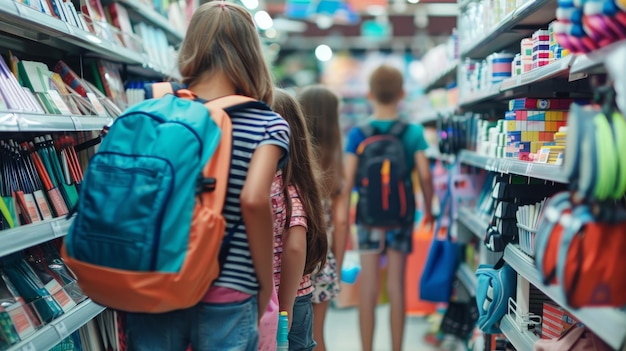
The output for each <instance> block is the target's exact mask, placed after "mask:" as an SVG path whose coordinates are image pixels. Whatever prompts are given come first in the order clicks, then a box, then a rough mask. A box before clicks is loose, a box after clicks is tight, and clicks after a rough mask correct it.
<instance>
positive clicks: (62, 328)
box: [54, 321, 70, 340]
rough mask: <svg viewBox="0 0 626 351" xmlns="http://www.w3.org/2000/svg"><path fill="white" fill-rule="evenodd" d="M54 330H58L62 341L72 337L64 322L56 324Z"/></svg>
mask: <svg viewBox="0 0 626 351" xmlns="http://www.w3.org/2000/svg"><path fill="white" fill-rule="evenodd" d="M54 330H56V331H57V334H59V339H60V340H64V339H65V338H67V337H68V336H70V332H69V331H68V330H67V327H66V326H65V323H64V322H63V321H60V322H58V323H54Z"/></svg>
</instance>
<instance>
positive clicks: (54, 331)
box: [7, 300, 105, 351]
mask: <svg viewBox="0 0 626 351" xmlns="http://www.w3.org/2000/svg"><path fill="white" fill-rule="evenodd" d="M104 309H105V308H104V307H102V306H100V305H98V304H96V303H95V302H93V301H91V300H86V301H83V302H81V303H80V304H78V305H77V306H76V307H74V308H72V309H71V310H70V311H69V312H67V313H65V314H63V315H62V316H61V317H59V318H57V319H55V320H53V321H52V322H50V324H48V325H46V326H44V327H43V328H41V329H39V330H38V331H37V332H35V334H33V335H31V336H30V337H28V338H26V339H25V340H22V341H21V342H19V343H17V344H15V345H13V346H12V347H10V348H9V349H8V350H7V351H44V350H49V349H51V348H52V347H54V346H55V345H56V344H58V343H60V342H61V341H62V340H63V339H65V338H66V337H68V336H70V335H71V334H72V333H73V332H75V331H76V330H78V328H80V327H82V326H83V325H85V324H86V323H87V322H89V321H90V320H92V319H93V318H94V317H96V316H97V315H99V314H100V313H102V311H104Z"/></svg>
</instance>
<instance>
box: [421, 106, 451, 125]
mask: <svg viewBox="0 0 626 351" xmlns="http://www.w3.org/2000/svg"><path fill="white" fill-rule="evenodd" d="M457 108H458V106H448V107H442V108H436V109H434V110H432V111H430V112H427V113H425V114H423V115H420V118H417V120H416V122H418V123H428V122H433V121H436V120H437V118H438V117H439V115H442V116H446V115H450V114H453V113H454V111H456V110H457Z"/></svg>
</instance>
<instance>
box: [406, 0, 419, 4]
mask: <svg viewBox="0 0 626 351" xmlns="http://www.w3.org/2000/svg"><path fill="white" fill-rule="evenodd" d="M408 1H409V4H417V3H418V2H420V0H408Z"/></svg>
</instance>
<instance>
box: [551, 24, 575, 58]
mask: <svg viewBox="0 0 626 351" xmlns="http://www.w3.org/2000/svg"><path fill="white" fill-rule="evenodd" d="M556 22H557V21H553V22H551V23H550V25H548V32H549V33H550V61H554V60H557V59H560V58H561V57H565V56H567V55H569V54H570V52H569V50H567V49H564V48H563V47H562V46H561V45H560V44H559V43H558V42H557V41H556V37H555V36H554V24H555V23H556Z"/></svg>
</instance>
